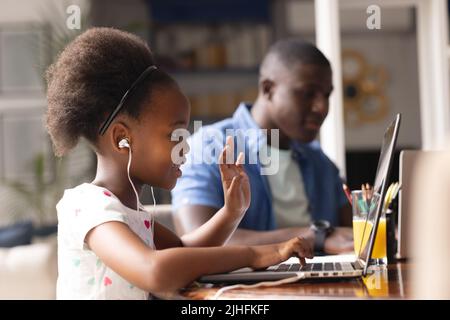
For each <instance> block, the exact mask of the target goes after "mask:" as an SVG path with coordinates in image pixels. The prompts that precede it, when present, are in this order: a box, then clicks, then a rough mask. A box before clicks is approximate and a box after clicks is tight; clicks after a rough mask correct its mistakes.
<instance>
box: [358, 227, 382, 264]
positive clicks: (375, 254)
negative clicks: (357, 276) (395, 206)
mask: <svg viewBox="0 0 450 320" xmlns="http://www.w3.org/2000/svg"><path fill="white" fill-rule="evenodd" d="M365 223H366V220H365V219H354V220H353V241H354V245H355V254H356V255H357V256H358V255H359V250H360V249H361V245H362V247H363V248H365V246H366V244H367V241H368V240H369V236H370V232H371V231H372V223H371V222H368V223H367V227H366V230H365V231H364V225H365ZM363 233H364V239H362V237H363ZM361 239H362V241H361ZM385 257H386V218H380V223H379V224H378V230H377V236H376V238H375V245H374V247H373V251H372V258H373V259H382V258H385Z"/></svg>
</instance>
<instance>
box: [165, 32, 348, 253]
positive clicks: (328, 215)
mask: <svg viewBox="0 0 450 320" xmlns="http://www.w3.org/2000/svg"><path fill="white" fill-rule="evenodd" d="M332 90H333V86H332V71H331V66H330V63H329V61H328V60H327V59H326V57H325V56H324V55H323V54H322V53H321V52H320V51H319V50H318V49H317V48H316V47H315V46H314V45H312V44H310V43H308V42H304V41H301V40H297V39H287V40H282V41H278V42H277V43H275V44H274V45H273V46H272V47H271V48H270V50H269V52H268V53H267V55H266V56H265V58H264V60H263V62H262V64H261V67H260V76H259V91H258V97H257V99H256V101H255V102H254V103H253V105H249V104H245V103H241V104H240V105H239V107H238V108H237V110H236V111H235V113H234V115H233V117H232V118H229V119H225V120H223V121H220V122H217V123H215V124H212V125H210V126H205V127H202V128H201V129H200V130H198V131H197V132H196V133H195V134H194V135H193V136H192V137H190V138H189V144H190V146H191V152H190V154H188V158H187V162H186V163H185V164H184V165H183V166H182V167H181V169H182V171H183V175H182V177H181V178H180V179H179V180H178V183H177V185H176V187H175V188H174V189H173V191H172V204H173V209H174V220H175V226H176V228H177V232H178V233H180V234H183V233H185V232H189V231H191V230H192V229H194V228H198V227H200V226H201V225H202V224H203V223H205V222H206V221H208V219H210V218H211V217H212V216H213V215H214V213H215V212H216V211H217V210H218V208H221V207H222V206H223V204H224V200H223V199H224V196H223V188H222V183H221V178H220V172H219V168H218V165H217V158H218V153H219V152H211V151H214V150H218V151H220V150H222V148H223V145H224V143H225V139H226V136H228V135H231V136H233V138H234V141H235V149H236V154H237V152H239V151H243V152H244V154H245V158H246V160H247V161H245V164H244V168H245V170H246V172H247V175H248V177H249V179H250V187H251V204H250V208H249V209H248V210H247V212H246V214H245V216H244V217H243V218H242V220H241V222H240V224H239V227H238V229H237V230H236V231H235V232H234V234H233V236H232V237H231V239H230V240H229V241H228V243H229V244H230V243H231V244H247V245H254V244H267V243H274V242H281V241H284V240H288V239H290V238H292V237H295V236H300V235H301V236H304V237H306V238H308V239H311V241H312V242H313V243H314V246H315V249H316V251H321V252H325V253H328V254H335V253H342V252H347V251H352V250H353V241H352V231H351V228H346V227H338V226H350V225H351V207H350V205H349V204H348V202H347V199H346V197H345V194H344V192H343V190H342V180H341V178H340V177H339V171H338V169H337V167H336V166H335V165H334V164H333V163H332V162H331V160H330V159H328V158H327V156H326V155H325V154H324V153H323V151H322V150H321V148H320V146H319V143H318V142H317V141H316V140H315V139H316V138H317V135H318V133H319V130H320V126H321V125H322V123H323V121H324V120H325V118H326V116H327V114H328V98H329V96H330V94H331V92H332ZM275 138H277V139H275ZM272 139H273V141H272ZM261 146H263V147H264V146H265V147H266V149H264V148H261ZM262 150H264V151H267V152H262ZM262 153H263V154H267V155H269V159H270V161H271V162H270V166H271V167H272V169H273V168H275V170H271V168H269V167H267V166H266V165H265V164H266V163H265V162H264V161H262V160H261V159H262V157H261V156H260V155H261V154H262ZM255 155H256V157H255ZM271 155H276V156H272V157H271ZM252 156H253V158H252ZM255 158H256V161H253V162H252V161H249V160H251V159H253V160H254V159H255Z"/></svg>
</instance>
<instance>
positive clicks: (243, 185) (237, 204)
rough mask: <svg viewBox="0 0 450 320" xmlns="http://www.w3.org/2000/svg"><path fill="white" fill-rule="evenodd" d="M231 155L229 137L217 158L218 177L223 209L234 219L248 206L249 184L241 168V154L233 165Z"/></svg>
mask: <svg viewBox="0 0 450 320" xmlns="http://www.w3.org/2000/svg"><path fill="white" fill-rule="evenodd" d="M233 153H234V142H233V138H232V137H230V136H229V137H227V141H226V144H225V148H224V149H223V151H222V153H221V155H220V157H219V168H220V176H221V178H222V186H223V195H224V199H225V209H226V210H227V211H228V212H230V213H231V214H233V215H234V216H235V217H241V216H242V215H243V214H244V213H245V211H247V209H248V207H249V206H250V199H251V194H250V182H249V179H248V176H247V174H246V173H245V171H244V168H243V166H242V165H243V160H244V155H243V154H242V152H241V153H240V154H239V156H238V158H237V160H236V162H235V163H234V160H233V159H231V158H230V157H231V156H232V154H233ZM227 157H228V158H227Z"/></svg>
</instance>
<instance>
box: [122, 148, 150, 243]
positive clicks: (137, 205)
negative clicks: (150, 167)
mask: <svg viewBox="0 0 450 320" xmlns="http://www.w3.org/2000/svg"><path fill="white" fill-rule="evenodd" d="M131 159H132V154H131V148H128V165H127V176H128V181H130V184H131V187H133V191H134V194H135V195H136V208H137V211H138V213H139V212H140V203H139V195H138V192H137V190H136V188H135V186H134V183H133V181H132V180H131V177H130V168H131ZM150 188H151V190H152V198H153V212H154V213H155V212H156V201H155V194H154V192H153V187H150ZM150 216H151V226H152V237H153V239H154V238H155V233H154V230H155V222H154V218H153V214H151V215H150Z"/></svg>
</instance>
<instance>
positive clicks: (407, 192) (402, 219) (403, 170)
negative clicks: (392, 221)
mask: <svg viewBox="0 0 450 320" xmlns="http://www.w3.org/2000/svg"><path fill="white" fill-rule="evenodd" d="M442 154H443V151H421V150H403V151H402V152H400V161H399V162H400V165H399V168H400V171H399V178H400V184H401V186H402V188H401V189H400V192H399V207H398V242H397V256H396V258H397V259H408V258H410V252H409V250H408V238H409V234H408V231H409V230H410V226H409V222H410V220H411V219H409V216H408V215H409V214H410V212H411V208H410V206H411V197H412V190H411V186H412V179H413V177H414V172H415V168H416V165H417V163H418V162H419V161H432V160H433V159H434V158H439V157H442Z"/></svg>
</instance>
